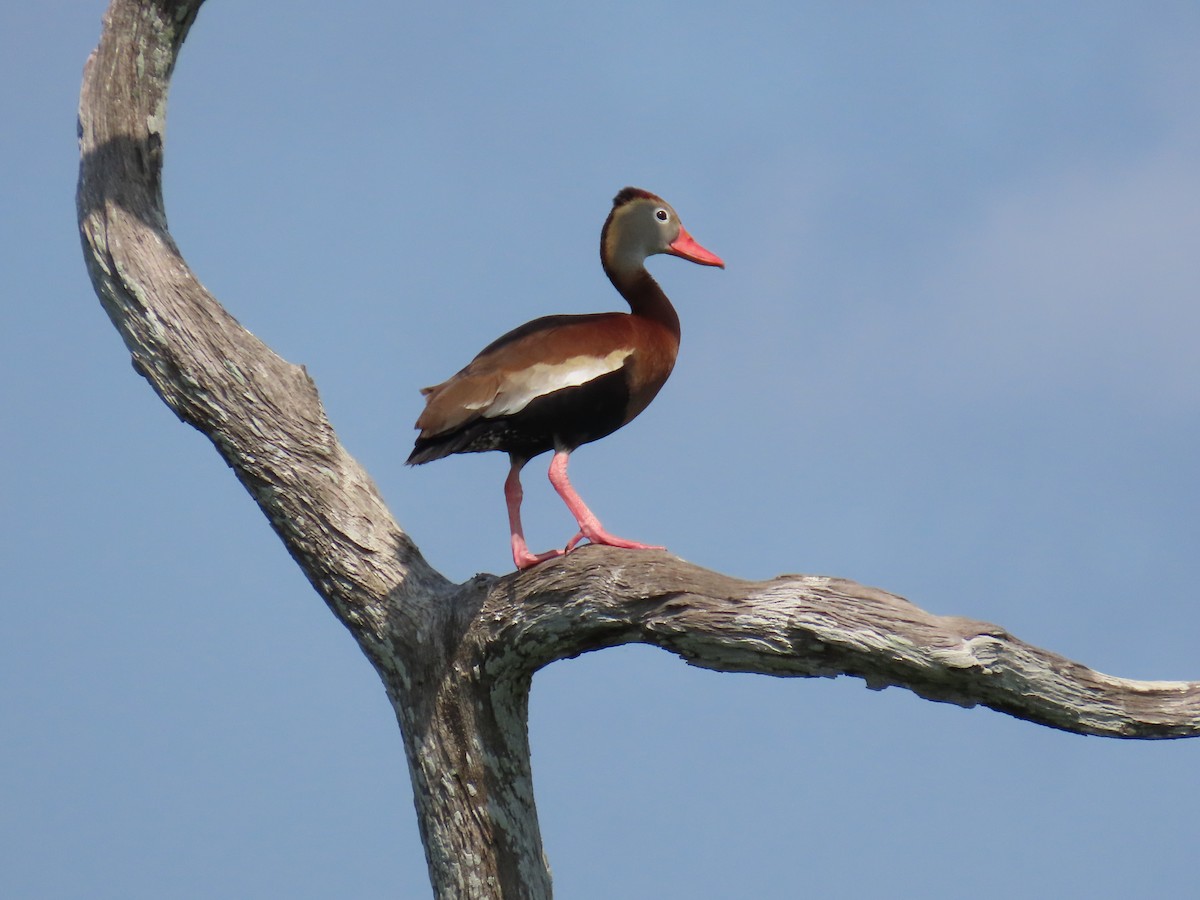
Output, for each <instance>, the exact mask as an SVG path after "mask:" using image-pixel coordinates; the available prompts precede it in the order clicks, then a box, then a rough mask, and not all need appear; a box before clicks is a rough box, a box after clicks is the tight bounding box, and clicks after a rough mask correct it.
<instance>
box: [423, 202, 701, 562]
mask: <svg viewBox="0 0 1200 900" xmlns="http://www.w3.org/2000/svg"><path fill="white" fill-rule="evenodd" d="M655 253H668V254H670V255H672V256H679V257H682V258H683V259H690V260H691V261H692V262H695V263H700V264H701V265H704V266H720V267H721V268H724V267H725V263H723V262H721V260H720V259H719V258H718V257H716V256H715V255H713V254H712V253H709V252H708V251H707V250H705V249H704V248H703V247H701V246H700V245H699V244H697V243H696V242H695V241H694V240H693V239H692V236H691V235H690V234H688V233H687V231H685V230H684V228H683V225H682V224H680V221H679V216H678V215H677V214H676V213H675V210H674V209H672V208H671V206H670V205H669V204H668V203H666V202H665V201H663V200H662V199H661V198H659V197H656V196H655V195H654V194H651V193H649V192H648V191H643V190H639V189H638V188H631V187H627V188H625V189H624V190H622V191H621V192H620V193H619V194H617V196H616V197H615V198H614V199H613V208H612V212H610V213H609V214H608V219H607V220H606V221H605V223H604V228H603V230H602V231H601V232H600V262H601V264H602V265H603V266H604V272H605V274H606V275H608V278H609V280H610V281H611V282H612V283H613V286H614V287H615V288H616V289H617V290H618V291H619V292H620V294H621V296H622V297H624V298H625V299H626V301H628V303H629V308H630V310H631V311H630V312H628V313H619V312H607V313H595V314H592V315H574V316H567V315H562V316H546V317H545V318H541V319H534V320H533V321H532V322H527V323H526V324H524V325H522V326H521V327H520V328H517V329H514V330H513V331H510V332H509V333H508V334H506V335H504V337H502V338H499V339H498V340H495V341H493V342H492V343H491V344H489V345H488V346H487V347H485V348H484V349H483V351H482V352H480V354H479V355H478V356H476V357H475V358H474V359H473V360H471V362H470V364H469V365H468V366H467V367H466V368H465V369H463V370H462V371H461V372H459V373H458V374H457V375H455V376H454V377H453V378H451V379H450V380H448V381H443V382H442V383H441V384H438V385H434V386H433V387H427V388H425V389H424V390H423V391H421V393H422V394H424V395H425V411H424V412H422V413H421V416H420V418H418V419H417V425H416V427H417V428H419V429H420V430H421V434H420V435H419V436H418V437H417V442H416V446H415V447H414V448H413V452H412V455H410V456H409V457H408V463H409V465H416V464H418V463H426V462H430V461H431V460H435V459H441V458H442V457H443V456H450V455H451V454H452V453H477V452H481V451H484V450H503V451H505V452H506V453H508V456H509V460H510V462H511V466H510V468H509V472H508V479H507V480H506V481H505V482H504V497H505V500H506V501H507V504H508V523H509V526H510V528H511V529H512V553H513V562H515V563H516V564H517V568H518V569H526V568H528V567H530V566H533V565H536V564H537V563H539V562H542V561H544V560H547V559H553V558H554V557H556V556H561V555H563V554H564V553H567V552H569V551H570V550H571V549H572V548H574V547H575V545H576V544H578V543H579V542H580V541H582V540H583V539H584V538H587V540H589V541H591V542H592V543H593V544H608V545H609V546H612V547H625V548H628V549H633V550H651V549H661V548H658V547H652V546H650V545H648V544H641V543H638V542H637V541H630V540H626V539H625V538H619V537H616V536H615V535H611V534H609V533H608V532H607V531H605V530H604V528H603V526H602V525H601V524H600V520H599V519H597V518H596V516H595V515H594V514H593V513H592V511H591V510H590V509H588V508H587V506H586V505H584V502H583V500H582V499H580V497H579V494H577V493H576V492H575V489H574V488H573V487H571V482H570V481H569V480H568V479H567V460H568V458H569V456H570V454H571V451H572V450H574V449H575V448H576V447H578V446H579V445H580V444H586V443H588V442H589V441H595V440H598V439H600V438H602V437H604V436H605V435H609V434H612V433H613V432H614V431H616V430H617V429H618V428H620V427H621V426H622V425H624V424H625V423H626V422H628V421H630V420H631V419H632V418H633V417H634V416H636V415H637V414H638V413H640V412H641V411H642V410H643V409H645V408H646V406H647V404H649V403H650V401H651V400H653V399H654V395H655V394H657V393H658V391H659V388H661V387H662V386H663V384H664V383H665V382H666V380H667V377H668V376H669V375H670V374H671V369H672V368H673V367H674V365H675V356H676V354H677V353H678V352H679V316H678V315H676V314H675V309H674V308H673V307H672V306H671V302H670V301H669V300H668V299H667V296H666V294H664V293H663V292H662V289H661V288H660V287H659V286H658V284H657V282H655V280H654V279H653V278H651V277H650V273H649V272H647V271H646V267H645V265H644V263H645V261H646V257H647V256H652V255H654V254H655ZM547 450H553V451H554V459H553V460H552V461H551V463H550V482H551V484H553V485H554V489H555V490H556V491H558V494H559V496H560V497H562V499H563V501H564V502H565V503H566V504H567V508H568V509H570V510H571V513H572V515H574V516H575V520H576V521H577V522H578V523H579V533H578V534H576V535H575V536H574V537H573V538H571V540H570V541H568V542H567V545H566V547H565V548H564V549H562V550H551V551H549V552H547V553H539V554H535V553H531V552H530V551H529V547H528V546H526V544H525V535H524V533H523V531H522V529H521V495H522V492H521V478H520V473H521V469H522V468H523V467H524V465H525V463H527V462H529V460H531V459H533V457H535V456H537V455H538V454H541V453H545V452H546V451H547Z"/></svg>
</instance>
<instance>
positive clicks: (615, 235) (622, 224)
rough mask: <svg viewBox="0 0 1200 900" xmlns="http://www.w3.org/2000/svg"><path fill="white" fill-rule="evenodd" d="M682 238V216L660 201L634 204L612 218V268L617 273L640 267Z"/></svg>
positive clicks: (635, 202)
mask: <svg viewBox="0 0 1200 900" xmlns="http://www.w3.org/2000/svg"><path fill="white" fill-rule="evenodd" d="M677 237H679V216H678V215H677V214H676V213H675V210H674V209H672V208H671V206H670V204H668V203H664V202H663V201H661V200H647V199H638V200H633V201H631V202H629V203H627V204H625V206H623V207H621V208H620V209H618V210H617V211H616V212H615V213H614V214H613V221H612V225H611V226H610V227H609V231H608V244H609V247H608V251H609V264H610V265H611V266H612V268H613V270H614V271H617V272H630V271H634V270H636V269H638V268H640V267H641V265H642V263H643V262H645V260H646V257H647V256H652V255H654V254H655V253H666V252H667V251H668V250H669V249H670V245H671V242H672V241H674V240H675V239H676V238H677Z"/></svg>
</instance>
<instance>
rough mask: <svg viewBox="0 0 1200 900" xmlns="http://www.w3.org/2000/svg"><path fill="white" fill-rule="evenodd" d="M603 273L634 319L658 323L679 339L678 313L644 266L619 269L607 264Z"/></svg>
mask: <svg viewBox="0 0 1200 900" xmlns="http://www.w3.org/2000/svg"><path fill="white" fill-rule="evenodd" d="M604 272H605V274H606V275H608V280H609V281H611V282H612V283H613V287H615V288H616V289H617V291H618V292H619V293H620V294H621V296H622V297H624V298H625V302H626V303H628V304H629V308H630V310H632V311H633V314H634V315H635V316H641V317H642V318H645V319H650V320H651V321H654V322H658V323H659V324H660V325H662V326H664V327H665V328H667V330H669V331H670V332H671V334H673V335H674V336H675V340H676V341H678V340H679V314H678V313H676V312H675V307H674V306H672V305H671V301H670V300H668V299H667V295H666V294H664V293H663V290H662V288H660V287H659V286H658V282H657V281H655V280H654V279H653V278H652V277H651V276H650V273H649V272H647V271H646V267H645V266H637V267H636V268H631V269H629V270H620V269H614V268H613V267H611V266H609V265H607V263H606V264H605V266H604Z"/></svg>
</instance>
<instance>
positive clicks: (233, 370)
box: [77, 0, 1200, 898]
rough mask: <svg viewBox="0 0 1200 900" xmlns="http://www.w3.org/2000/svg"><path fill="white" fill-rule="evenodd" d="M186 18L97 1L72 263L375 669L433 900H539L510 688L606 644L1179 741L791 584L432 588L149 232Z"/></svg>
mask: <svg viewBox="0 0 1200 900" xmlns="http://www.w3.org/2000/svg"><path fill="white" fill-rule="evenodd" d="M202 2H203V0H113V2H112V5H111V6H110V8H109V10H108V11H107V13H106V15H105V20H104V29H103V33H102V36H101V40H100V44H99V46H98V47H97V49H96V50H95V51H94V52H93V54H92V55H91V57H90V58H89V60H88V63H87V66H86V68H85V72H84V80H83V89H82V94H81V99H80V110H79V129H80V153H81V163H80V173H79V185H78V193H77V204H78V215H79V227H80V233H81V237H82V241H83V251H84V257H85V259H86V261H87V266H88V270H89V273H90V275H91V279H92V282H93V284H94V285H95V289H96V292H97V294H98V295H99V297H100V300H101V302H102V303H103V305H104V308H105V310H106V311H107V312H108V315H109V317H110V318H111V319H112V321H113V324H114V325H115V326H116V328H117V331H118V332H119V333H120V335H121V337H122V338H123V340H124V341H125V344H126V346H127V347H128V349H129V352H130V353H131V355H132V358H133V364H134V367H135V369H136V370H137V371H138V372H139V373H140V374H141V375H142V376H143V377H145V378H146V380H147V381H149V382H150V384H151V386H152V387H153V388H154V390H155V391H156V392H157V393H158V395H159V397H160V398H162V400H163V401H164V402H165V403H166V404H167V405H168V406H169V407H170V408H171V409H172V410H174V412H175V413H176V415H178V416H179V418H180V419H182V420H183V421H184V422H187V423H188V424H190V425H192V426H193V427H195V428H196V429H198V430H199V431H200V432H202V433H203V434H204V435H205V436H207V437H208V438H209V439H210V440H211V441H212V442H213V444H214V446H215V447H216V449H217V452H218V453H220V454H221V456H222V458H223V459H224V460H225V461H226V462H227V463H228V464H229V466H230V468H232V469H233V471H234V473H235V474H236V475H237V477H238V479H239V480H240V481H241V482H242V484H243V485H245V487H246V489H247V490H248V491H249V492H250V495H251V496H252V497H253V498H254V500H255V502H257V503H258V505H259V507H260V508H261V509H262V511H263V512H264V513H265V514H266V516H267V519H268V521H269V522H270V524H271V526H272V527H273V528H274V529H275V531H276V533H277V534H278V535H279V537H280V539H281V540H282V541H283V542H284V545H285V546H286V547H287V549H288V552H289V553H291V555H292V557H293V558H294V559H295V560H296V562H297V563H298V564H299V565H300V567H301V568H302V569H303V570H304V572H305V574H306V575H307V577H308V579H309V581H310V582H311V583H312V585H313V587H314V588H316V590H317V592H318V593H319V594H320V595H321V597H322V598H324V600H325V602H326V603H327V604H328V606H329V608H330V609H331V610H332V612H333V613H334V615H335V616H337V617H338V619H339V620H341V622H342V623H343V624H344V625H345V626H346V628H347V629H349V631H350V633H351V634H352V635H353V636H354V638H355V639H356V640H357V641H358V643H359V644H360V646H361V647H362V649H363V652H364V653H365V654H366V655H367V657H368V659H370V661H371V662H372V664H373V665H374V666H375V668H376V670H377V671H378V672H379V675H380V677H381V678H382V680H383V683H384V685H385V687H386V689H387V693H388V696H389V698H390V699H391V702H392V705H393V707H394V708H395V711H396V716H397V719H398V720H399V723H400V727H401V730H402V732H403V735H404V746H405V752H406V755H407V758H408V765H409V771H410V773H411V777H412V781H413V791H414V795H415V798H416V807H417V815H418V817H419V821H420V828H421V836H422V840H423V841H424V844H425V852H426V858H427V860H428V863H429V872H430V879H431V881H432V883H433V887H434V891H435V893H436V894H437V896H439V897H511V898H517V897H521V898H526V897H529V898H540V897H549V896H550V894H551V886H550V874H549V869H548V866H547V864H546V861H545V859H544V857H543V854H542V845H541V836H540V834H539V830H538V822H537V815H536V810H535V806H534V798H533V782H532V773H531V769H530V761H529V741H528V728H527V722H528V707H529V687H530V683H531V679H532V676H533V673H534V672H536V671H537V670H538V669H540V668H541V667H543V666H545V665H547V664H548V663H550V662H553V661H554V660H558V659H563V658H567V657H573V656H577V655H579V654H581V653H585V652H587V651H589V650H597V649H601V648H604V647H610V646H615V645H617V644H624V643H629V642H642V643H648V644H654V645H656V646H659V647H662V648H663V649H665V650H668V651H670V652H672V653H675V654H676V655H678V656H680V657H681V658H682V659H684V660H685V661H686V662H688V663H690V664H692V665H697V666H702V667H705V668H709V669H715V670H719V671H737V672H759V673H762V674H766V675H780V676H785V675H786V676H803V677H812V676H821V677H834V676H838V675H854V676H857V677H860V678H862V679H864V681H865V682H866V684H867V686H868V687H870V688H873V689H881V688H884V687H888V686H892V685H895V686H899V687H905V688H908V689H909V690H912V691H914V692H915V693H917V694H919V695H920V696H922V697H926V698H928V699H930V700H938V701H943V702H949V703H956V704H959V705H962V706H974V705H978V704H981V705H984V706H988V707H990V708H992V709H995V710H998V711H1000V712H1004V713H1008V714H1009V715H1013V716H1016V717H1018V718H1022V719H1026V720H1028V721H1031V722H1035V723H1038V724H1041V725H1046V726H1049V727H1052V728H1058V729H1062V730H1065V731H1071V732H1075V733H1079V734H1093V735H1102V736H1109V737H1125V738H1169V737H1192V736H1196V735H1198V734H1200V683H1197V682H1143V681H1132V680H1127V679H1121V678H1113V677H1110V676H1107V675H1102V674H1100V673H1098V672H1094V671H1092V670H1090V669H1088V668H1086V667H1084V666H1082V665H1080V664H1078V663H1074V662H1071V661H1070V660H1068V659H1065V658H1063V657H1061V656H1058V655H1056V654H1054V653H1051V652H1049V651H1046V650H1041V649H1039V648H1037V647H1033V646H1030V645H1029V644H1025V643H1023V642H1022V641H1020V640H1017V639H1016V638H1014V637H1012V636H1011V635H1009V634H1008V633H1006V632H1005V631H1004V630H1003V629H1001V628H998V627H996V626H994V625H989V624H987V623H984V622H977V621H972V620H970V619H964V618H957V617H948V616H935V615H931V614H929V613H926V612H924V611H923V610H921V609H919V608H917V607H916V606H914V605H912V604H911V603H909V602H908V601H906V600H904V599H902V598H900V597H897V596H894V595H892V594H889V593H887V592H885V591H881V590H877V589H874V588H869V587H864V586H862V585H859V584H855V583H854V582H852V581H846V580H842V579H836V578H821V577H812V576H803V575H788V576H781V577H779V578H777V579H775V580H773V581H768V582H747V581H740V580H737V579H734V578H730V577H727V576H724V575H720V574H717V573H714V572H709V571H706V570H704V569H700V568H698V567H696V566H692V565H689V564H687V563H684V562H682V561H681V560H678V559H675V558H674V557H672V556H670V555H669V554H667V553H665V552H660V551H621V550H614V549H612V548H607V547H590V546H589V547H584V548H582V549H579V550H577V551H575V552H573V553H571V554H569V555H568V556H566V557H564V558H561V559H558V560H554V561H551V562H548V563H544V564H542V565H539V566H537V567H535V568H533V569H531V570H528V571H526V572H524V573H514V574H510V575H506V576H503V577H495V576H491V575H480V576H476V577H475V578H473V579H471V580H470V581H468V582H465V583H463V584H453V583H451V582H450V581H448V580H447V579H446V578H445V577H443V576H442V575H441V574H439V573H438V572H436V571H435V570H433V569H432V568H431V567H430V566H429V564H428V563H427V562H426V561H425V559H424V558H423V557H422V556H421V554H420V552H419V551H418V549H417V547H416V545H415V544H414V543H413V542H412V540H411V539H410V538H409V537H408V535H406V534H405V533H404V531H403V530H402V529H401V528H400V526H399V525H398V524H397V523H396V521H395V520H394V519H393V518H392V516H391V514H390V513H389V512H388V510H387V508H386V507H385V505H384V503H383V501H382V499H381V498H380V496H379V493H378V491H377V490H376V488H375V485H374V484H373V483H372V481H371V479H370V477H369V476H368V475H367V473H366V472H365V471H363V469H362V468H361V466H359V464H358V463H357V462H356V461H355V460H354V459H353V458H352V457H351V456H350V455H349V454H348V453H347V452H346V450H345V449H344V448H343V447H342V445H341V444H340V443H339V441H338V439H337V436H336V435H335V433H334V431H333V428H332V427H331V425H330V423H329V421H328V419H327V418H326V415H325V411H324V409H323V408H322V405H321V401H320V398H319V397H318V395H317V390H316V388H315V386H314V384H313V382H312V380H311V379H310V378H309V377H308V374H307V373H306V372H305V370H304V369H303V368H302V367H300V366H296V365H292V364H290V363H288V362H286V361H284V360H283V359H280V358H279V357H278V356H276V355H275V354H274V353H273V352H271V350H270V349H269V348H268V347H267V346H266V345H265V344H263V343H262V342H261V341H259V340H258V339H257V338H256V337H254V336H253V335H252V334H250V333H249V332H248V331H246V330H245V329H244V328H242V327H241V325H239V324H238V322H237V321H236V320H235V319H234V318H233V317H232V316H230V315H229V313H227V312H226V311H225V310H224V309H223V308H222V307H221V305H220V304H219V303H218V302H217V301H216V299H215V298H214V297H213V296H212V295H211V294H210V293H209V292H208V291H206V290H205V289H204V287H203V285H201V284H200V282H199V281H198V280H197V279H196V277H195V275H193V273H192V272H191V270H190V269H189V268H188V266H187V264H186V262H185V261H184V259H183V258H182V256H181V255H180V253H179V250H178V248H177V247H176V246H175V243H174V241H173V240H172V239H171V235H170V233H169V232H168V230H167V224H166V213H165V210H164V208H163V202H162V190H161V173H162V158H163V134H164V128H165V122H166V100H167V90H168V86H169V82H170V76H171V71H172V68H173V66H174V63H175V59H176V56H177V54H178V52H179V49H180V47H181V46H182V44H183V41H184V39H185V38H186V36H187V33H188V29H189V28H190V26H191V24H192V22H193V21H194V20H195V17H196V14H197V12H198V10H199V8H200V6H201V3H202Z"/></svg>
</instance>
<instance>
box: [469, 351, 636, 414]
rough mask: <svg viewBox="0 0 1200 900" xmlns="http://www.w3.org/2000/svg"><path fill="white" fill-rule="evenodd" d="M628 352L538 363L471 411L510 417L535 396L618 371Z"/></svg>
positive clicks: (577, 384) (534, 398)
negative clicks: (480, 410)
mask: <svg viewBox="0 0 1200 900" xmlns="http://www.w3.org/2000/svg"><path fill="white" fill-rule="evenodd" d="M631 353H633V351H632V350H630V349H629V348H622V349H620V350H614V351H612V353H609V354H608V355H607V356H603V357H596V356H573V357H571V358H570V359H564V360H563V361H562V362H557V363H537V364H535V365H532V366H530V367H529V368H528V369H524V370H522V371H521V372H519V373H515V374H514V375H512V376H510V377H509V378H507V379H506V380H505V383H504V384H503V385H501V387H500V390H499V391H498V392H497V393H496V396H495V398H494V399H493V400H492V401H490V402H486V403H480V404H479V405H478V406H474V407H473V408H474V409H482V410H483V416H484V418H486V419H494V418H496V417H497V416H510V415H512V414H513V413H517V412H520V411H521V410H523V409H524V408H525V407H526V406H528V405H529V404H530V403H532V402H533V401H534V400H536V399H537V398H538V397H544V396H545V395H546V394H552V393H554V392H555V391H560V390H562V389H563V388H568V387H578V386H579V385H581V384H587V383H588V382H589V381H593V380H595V379H597V378H599V377H600V376H601V375H607V374H608V373H609V372H615V371H617V369H619V368H621V366H623V365H624V364H625V359H626V357H628V356H629V355H630V354H631Z"/></svg>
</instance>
